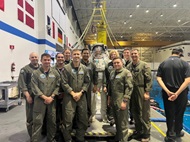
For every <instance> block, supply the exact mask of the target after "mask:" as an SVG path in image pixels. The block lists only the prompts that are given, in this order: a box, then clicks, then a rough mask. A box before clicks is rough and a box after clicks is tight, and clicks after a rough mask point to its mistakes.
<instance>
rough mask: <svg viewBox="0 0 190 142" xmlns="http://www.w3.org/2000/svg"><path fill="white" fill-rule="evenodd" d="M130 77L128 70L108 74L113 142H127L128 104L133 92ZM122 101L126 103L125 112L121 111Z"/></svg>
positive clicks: (123, 69)
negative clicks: (114, 131)
mask: <svg viewBox="0 0 190 142" xmlns="http://www.w3.org/2000/svg"><path fill="white" fill-rule="evenodd" d="M132 80H133V79H132V75H131V73H130V71H129V70H127V69H125V68H122V69H120V70H119V71H115V70H113V71H112V72H111V74H110V89H111V90H110V91H109V92H111V94H110V95H111V105H112V108H113V116H114V119H115V124H116V136H115V141H121V142H127V141H128V105H129V104H128V102H129V100H130V97H131V93H132V90H133V84H132ZM122 101H127V104H126V105H127V107H126V109H125V110H121V109H120V108H121V103H122Z"/></svg>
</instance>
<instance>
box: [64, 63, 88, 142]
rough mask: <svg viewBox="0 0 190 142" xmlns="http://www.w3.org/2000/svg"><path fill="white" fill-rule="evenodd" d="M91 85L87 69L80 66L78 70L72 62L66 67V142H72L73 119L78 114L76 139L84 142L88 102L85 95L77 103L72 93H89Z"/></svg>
mask: <svg viewBox="0 0 190 142" xmlns="http://www.w3.org/2000/svg"><path fill="white" fill-rule="evenodd" d="M89 84H90V77H89V75H88V70H87V68H86V67H85V66H84V65H82V64H80V66H79V67H78V68H74V67H73V63H72V62H71V63H70V64H68V65H65V66H64V70H63V72H62V86H63V89H64V91H65V96H64V98H63V107H62V110H63V116H64V117H63V124H64V126H65V130H64V134H63V136H64V139H65V141H66V142H67V141H71V135H70V133H71V132H72V125H73V118H74V116H75V114H76V118H77V129H76V135H75V136H76V139H77V140H78V141H84V135H85V132H86V130H87V128H88V116H87V100H86V96H85V94H84V93H83V95H82V96H81V98H80V100H79V101H77V102H76V101H75V100H74V99H73V97H72V96H71V94H70V92H71V91H74V92H80V91H81V90H83V91H84V92H87V91H88V86H89Z"/></svg>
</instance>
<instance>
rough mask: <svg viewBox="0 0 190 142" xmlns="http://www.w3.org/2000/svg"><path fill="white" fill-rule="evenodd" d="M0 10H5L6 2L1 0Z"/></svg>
mask: <svg viewBox="0 0 190 142" xmlns="http://www.w3.org/2000/svg"><path fill="white" fill-rule="evenodd" d="M0 9H1V10H2V11H4V10H5V3H4V0H0Z"/></svg>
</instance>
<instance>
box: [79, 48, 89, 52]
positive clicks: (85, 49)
mask: <svg viewBox="0 0 190 142" xmlns="http://www.w3.org/2000/svg"><path fill="white" fill-rule="evenodd" d="M84 51H89V52H90V50H89V49H88V48H83V49H82V50H81V53H83V52H84Z"/></svg>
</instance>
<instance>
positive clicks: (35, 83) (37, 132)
mask: <svg viewBox="0 0 190 142" xmlns="http://www.w3.org/2000/svg"><path fill="white" fill-rule="evenodd" d="M31 87H32V92H33V93H34V95H35V98H34V108H33V128H32V142H40V138H41V131H42V125H43V120H44V117H46V123H47V126H46V127H47V142H54V141H55V140H54V137H55V132H56V107H55V104H56V102H55V100H54V101H53V102H52V103H51V104H45V103H44V100H43V99H42V98H41V97H40V96H41V95H45V96H51V95H52V94H55V95H58V91H59V87H60V75H59V74H58V73H57V71H55V70H54V69H53V68H50V70H49V72H47V73H45V72H44V71H43V68H42V67H40V68H39V69H38V70H36V71H34V72H33V75H32V80H31Z"/></svg>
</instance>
